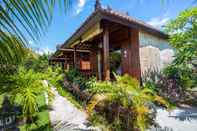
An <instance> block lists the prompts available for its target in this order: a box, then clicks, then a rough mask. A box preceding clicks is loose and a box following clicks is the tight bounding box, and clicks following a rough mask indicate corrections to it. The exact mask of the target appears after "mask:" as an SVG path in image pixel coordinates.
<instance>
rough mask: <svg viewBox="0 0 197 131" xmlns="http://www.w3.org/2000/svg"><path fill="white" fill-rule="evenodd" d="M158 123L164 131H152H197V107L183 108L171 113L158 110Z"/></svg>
mask: <svg viewBox="0 0 197 131" xmlns="http://www.w3.org/2000/svg"><path fill="white" fill-rule="evenodd" d="M156 122H157V123H158V124H159V125H160V126H161V128H162V130H159V129H157V130H151V131H197V107H189V106H182V107H179V108H176V109H174V110H172V111H170V112H168V111H167V110H164V109H162V108H158V109H157V117H156Z"/></svg>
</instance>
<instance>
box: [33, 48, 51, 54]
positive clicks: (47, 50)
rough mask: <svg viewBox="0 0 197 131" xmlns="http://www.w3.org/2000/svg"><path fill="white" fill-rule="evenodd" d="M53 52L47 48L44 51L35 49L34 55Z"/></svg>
mask: <svg viewBox="0 0 197 131" xmlns="http://www.w3.org/2000/svg"><path fill="white" fill-rule="evenodd" d="M53 52H54V51H53V50H51V49H49V48H48V47H46V48H44V49H37V50H36V53H38V54H40V55H43V54H50V53H53Z"/></svg>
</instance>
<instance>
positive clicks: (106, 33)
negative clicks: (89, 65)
mask: <svg viewBox="0 0 197 131" xmlns="http://www.w3.org/2000/svg"><path fill="white" fill-rule="evenodd" d="M103 76H104V80H110V64H109V26H108V24H104V26H103Z"/></svg>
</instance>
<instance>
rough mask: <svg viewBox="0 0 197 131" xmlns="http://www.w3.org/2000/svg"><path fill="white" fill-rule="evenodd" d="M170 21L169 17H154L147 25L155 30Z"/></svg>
mask: <svg viewBox="0 0 197 131" xmlns="http://www.w3.org/2000/svg"><path fill="white" fill-rule="evenodd" d="M169 20H170V18H169V17H154V18H151V19H150V20H149V21H148V22H147V23H148V24H150V25H152V26H154V27H156V28H161V27H162V26H164V25H165V24H166V23H167V22H168V21H169Z"/></svg>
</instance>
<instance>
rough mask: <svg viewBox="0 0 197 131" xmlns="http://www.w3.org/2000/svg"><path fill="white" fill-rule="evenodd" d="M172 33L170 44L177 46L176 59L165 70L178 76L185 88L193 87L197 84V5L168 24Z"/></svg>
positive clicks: (169, 74)
mask: <svg viewBox="0 0 197 131" xmlns="http://www.w3.org/2000/svg"><path fill="white" fill-rule="evenodd" d="M166 31H167V32H168V33H169V34H170V44H171V45H172V46H173V47H174V48H175V51H176V54H175V60H174V61H173V63H172V64H171V65H170V66H169V67H168V68H167V69H166V70H165V71H164V73H165V74H166V75H167V76H169V77H171V78H172V77H173V78H176V79H177V80H178V82H179V83H180V84H181V86H182V87H183V88H192V87H195V86H196V84H197V79H196V78H197V72H196V70H197V66H196V65H197V63H196V61H197V39H196V38H197V7H196V6H194V7H191V8H189V9H186V10H185V11H183V12H181V13H180V14H179V16H178V17H177V18H176V19H174V20H172V21H170V22H169V23H168V24H167V26H166Z"/></svg>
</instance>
